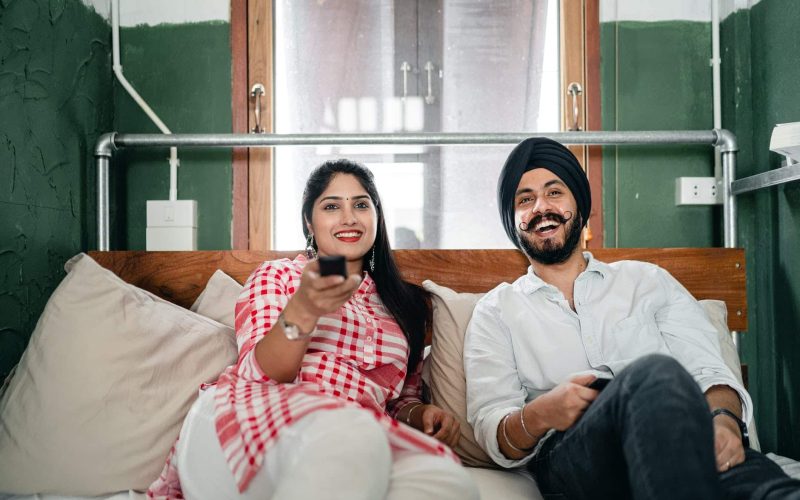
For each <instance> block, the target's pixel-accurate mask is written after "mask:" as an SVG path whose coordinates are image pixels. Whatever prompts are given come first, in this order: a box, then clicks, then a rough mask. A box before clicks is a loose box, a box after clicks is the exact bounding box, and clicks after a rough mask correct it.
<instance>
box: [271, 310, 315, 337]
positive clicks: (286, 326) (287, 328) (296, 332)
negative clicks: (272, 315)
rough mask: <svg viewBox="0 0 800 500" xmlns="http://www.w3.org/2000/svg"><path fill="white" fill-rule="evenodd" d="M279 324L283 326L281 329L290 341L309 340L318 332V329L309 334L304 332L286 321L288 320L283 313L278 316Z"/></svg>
mask: <svg viewBox="0 0 800 500" xmlns="http://www.w3.org/2000/svg"><path fill="white" fill-rule="evenodd" d="M278 323H279V324H280V325H281V328H282V329H283V334H284V335H285V336H286V338H287V339H289V340H304V339H307V338H308V337H310V336H311V335H312V334H313V333H314V331H315V330H316V328H314V329H312V330H311V331H310V332H308V333H305V332H303V331H302V330H301V329H300V327H299V326H298V325H296V324H294V323H290V322H288V321H286V318H285V317H284V316H283V312H281V313H280V315H278Z"/></svg>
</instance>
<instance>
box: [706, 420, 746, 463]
mask: <svg viewBox="0 0 800 500" xmlns="http://www.w3.org/2000/svg"><path fill="white" fill-rule="evenodd" d="M713 422H714V453H715V455H716V457H717V470H718V471H719V472H725V471H727V470H728V469H730V468H731V467H734V466H736V465H739V464H740V463H742V462H744V446H743V445H742V433H741V431H740V430H739V426H738V425H736V422H734V421H733V419H732V418H730V417H728V416H726V415H717V416H716V417H714V420H713Z"/></svg>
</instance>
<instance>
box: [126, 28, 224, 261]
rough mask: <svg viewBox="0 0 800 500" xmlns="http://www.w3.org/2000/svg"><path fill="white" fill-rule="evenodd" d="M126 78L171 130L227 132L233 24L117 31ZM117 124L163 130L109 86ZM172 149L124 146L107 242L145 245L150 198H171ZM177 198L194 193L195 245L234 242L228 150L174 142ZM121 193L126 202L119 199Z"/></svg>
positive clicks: (218, 245)
mask: <svg viewBox="0 0 800 500" xmlns="http://www.w3.org/2000/svg"><path fill="white" fill-rule="evenodd" d="M120 45H121V55H120V57H121V63H122V67H123V71H124V74H125V76H126V78H127V79H128V80H129V81H130V82H131V84H132V85H133V87H134V88H135V89H136V90H137V91H138V92H139V94H141V96H142V97H143V98H144V99H145V101H147V103H148V104H149V105H150V107H151V108H152V109H153V110H154V111H155V112H156V114H157V115H158V116H159V117H160V118H161V120H162V121H163V122H164V123H165V124H166V125H167V127H169V128H170V130H171V131H172V132H173V133H176V134H178V133H231V132H232V130H233V129H232V125H231V49H230V24H228V23H224V22H204V23H191V24H179V25H175V24H161V25H158V26H152V27H151V26H137V27H133V28H123V29H121V30H120ZM114 107H115V113H114V130H116V131H118V132H121V133H160V132H159V131H158V129H157V128H156V126H155V125H154V124H153V123H152V122H151V121H150V119H149V118H148V117H147V116H146V115H145V114H144V112H143V111H141V109H139V107H138V105H136V103H135V102H134V101H133V99H131V98H130V96H129V95H128V94H127V93H126V92H125V90H124V89H123V88H122V87H121V86H120V85H119V84H117V83H115V85H114ZM168 156H169V150H168V149H165V150H123V151H121V152H120V153H118V154H117V155H116V156H115V158H114V168H113V170H114V174H115V175H117V176H121V177H123V178H124V182H123V183H120V186H121V187H120V189H118V190H116V191H115V196H116V197H117V199H118V200H119V202H120V207H124V211H123V212H124V213H120V214H119V215H118V216H117V217H115V218H114V224H115V227H114V230H115V235H114V238H113V239H112V247H114V248H119V249H127V250H143V249H144V248H145V227H146V219H145V214H146V210H145V206H146V201H147V200H166V199H168V197H169V164H168V163H167V158H168ZM178 156H179V158H180V161H181V166H180V168H179V169H178V199H187V200H197V202H198V219H199V220H198V233H197V244H198V249H200V250H224V249H230V248H231V192H232V186H231V151H230V150H208V149H206V150H194V151H192V150H186V149H178ZM123 200H124V202H123Z"/></svg>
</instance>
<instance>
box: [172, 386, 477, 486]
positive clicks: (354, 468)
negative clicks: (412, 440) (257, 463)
mask: <svg viewBox="0 0 800 500" xmlns="http://www.w3.org/2000/svg"><path fill="white" fill-rule="evenodd" d="M175 458H176V459H177V462H178V473H179V476H180V480H181V487H182V489H183V494H184V496H185V497H186V498H187V499H188V500H195V499H198V500H199V499H205V498H209V499H215V500H216V499H219V500H222V499H228V498H237V499H256V498H258V499H265V498H272V499H280V500H282V499H290V500H296V499H306V498H308V499H312V498H326V499H328V498H330V499H337V498H342V499H345V498H346V499H362V498H363V499H370V500H372V499H381V498H387V499H392V500H405V499H415V500H416V499H427V498H430V499H437V500H438V499H442V500H445V499H457V500H470V499H477V498H478V489H477V487H476V486H475V483H474V482H473V480H472V478H471V477H470V476H469V474H468V473H467V471H466V470H465V469H464V468H463V467H462V466H460V465H458V464H456V463H454V462H453V461H452V460H450V459H448V458H443V457H438V456H434V455H429V454H426V453H415V452H408V451H403V452H398V453H393V452H392V450H391V448H390V447H389V443H388V440H387V437H386V434H385V431H384V429H383V428H382V427H381V426H380V424H378V423H377V422H376V421H375V419H374V417H373V416H372V414H371V413H370V412H368V411H365V410H359V409H351V408H347V409H339V410H324V411H318V412H314V413H312V414H310V415H308V416H306V417H304V418H302V419H300V420H299V421H297V422H295V423H294V424H293V425H292V426H291V427H289V428H288V429H285V430H284V431H283V433H282V434H281V437H280V438H279V439H278V440H277V441H276V442H275V444H274V445H273V446H272V447H271V448H270V449H269V450H267V455H266V457H265V461H264V466H263V467H261V469H260V470H259V472H258V473H257V474H256V476H255V477H254V478H253V479H252V481H251V482H250V484H249V486H248V488H247V490H246V491H245V492H244V493H241V494H240V493H239V491H238V489H237V488H236V484H235V482H234V479H233V475H232V474H231V472H230V469H229V468H228V464H227V463H226V462H225V457H224V455H223V453H222V447H221V446H220V444H219V440H218V439H217V433H216V429H215V427H214V389H213V388H211V389H208V390H207V391H205V392H204V393H203V394H201V395H200V398H198V400H197V401H196V402H195V404H194V405H193V406H192V409H191V410H190V411H189V414H188V415H187V417H186V421H185V422H184V424H183V429H181V436H180V440H179V441H178V447H177V453H176V456H175Z"/></svg>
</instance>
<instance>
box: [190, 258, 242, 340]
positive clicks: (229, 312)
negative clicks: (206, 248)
mask: <svg viewBox="0 0 800 500" xmlns="http://www.w3.org/2000/svg"><path fill="white" fill-rule="evenodd" d="M243 288H244V287H243V286H242V285H240V284H239V282H237V281H236V280H235V279H233V278H231V277H230V276H228V275H227V274H225V273H224V272H222V270H221V269H217V270H216V271H215V272H214V274H212V275H211V278H210V279H209V280H208V284H206V288H205V289H204V290H203V293H201V294H200V296H199V297H197V300H195V301H194V304H192V307H191V310H192V311H194V312H196V313H197V314H202V315H203V316H205V317H207V318H211V319H213V320H216V321H219V322H220V323H222V324H223V325H227V326H229V327H231V328H234V326H233V321H234V309H235V308H236V300H237V299H238V298H239V294H240V293H242V289H243Z"/></svg>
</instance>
